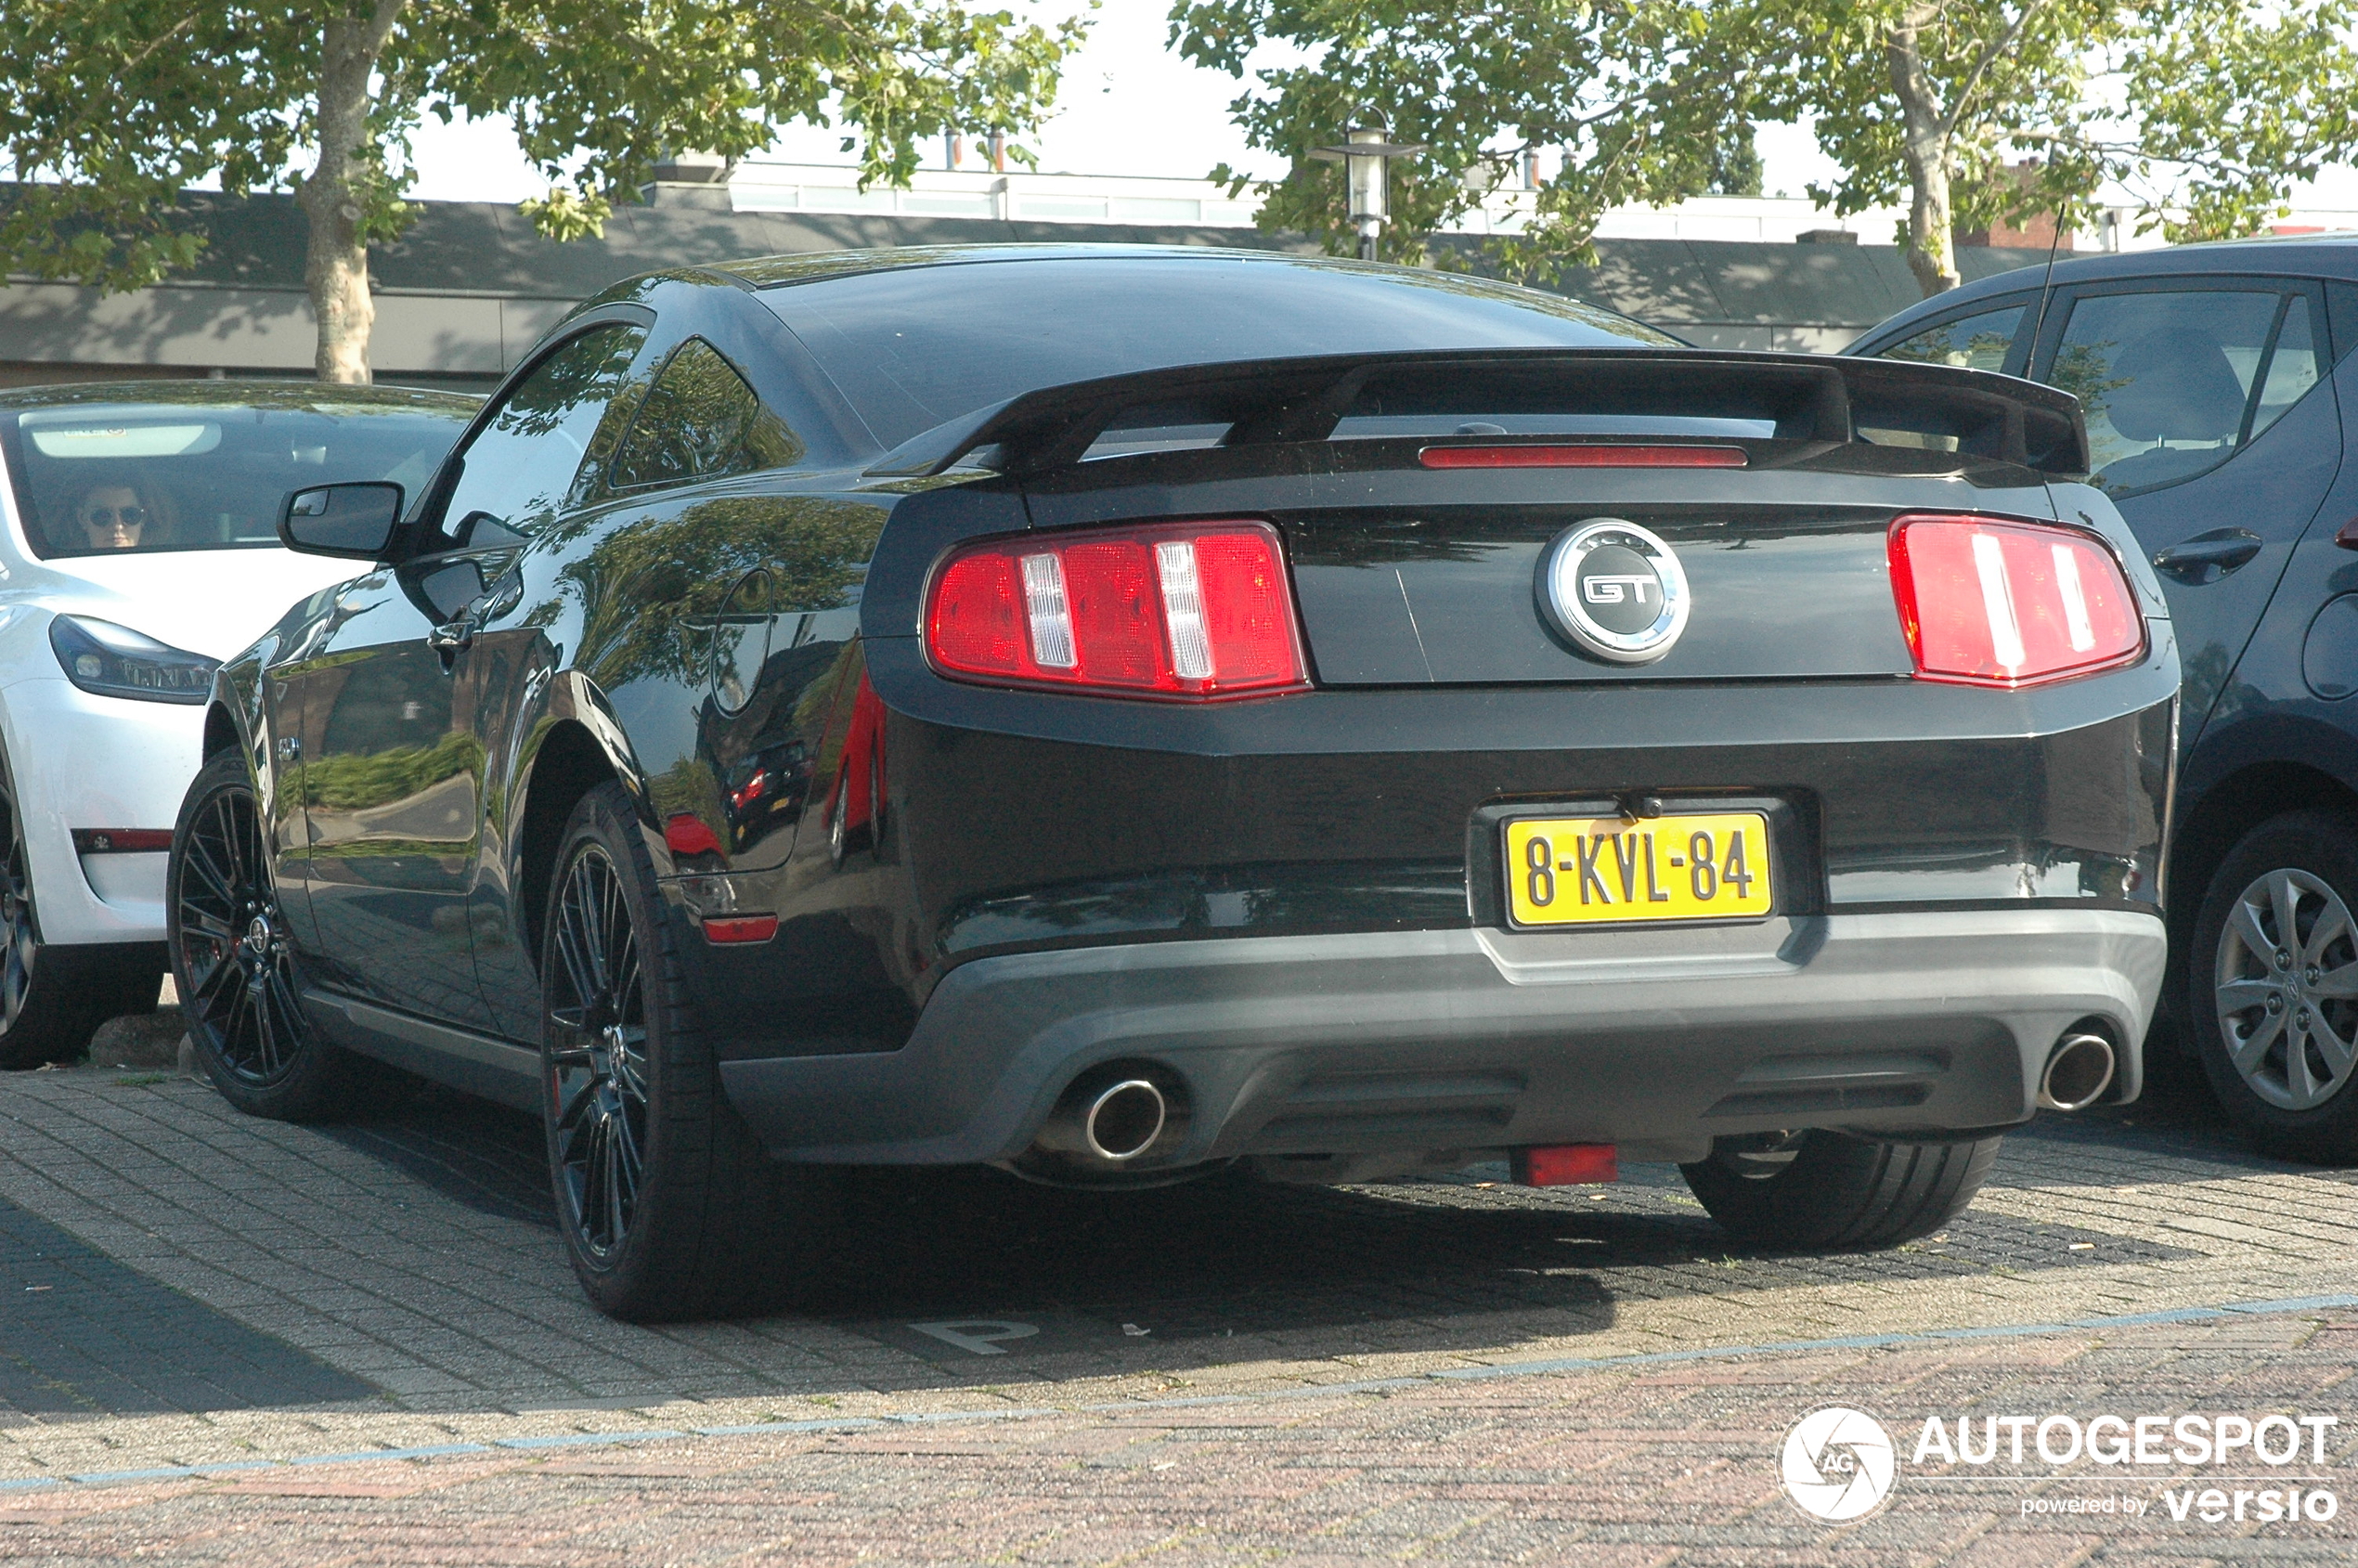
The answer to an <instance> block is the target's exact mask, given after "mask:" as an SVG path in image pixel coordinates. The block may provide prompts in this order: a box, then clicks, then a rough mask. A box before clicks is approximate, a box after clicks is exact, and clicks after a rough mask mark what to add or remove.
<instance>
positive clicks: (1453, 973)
mask: <svg viewBox="0 0 2358 1568" xmlns="http://www.w3.org/2000/svg"><path fill="white" fill-rule="evenodd" d="M2166 946H2167V939H2166V937H2165V934H2164V930H2163V927H2162V923H2161V921H2160V920H2159V919H2157V918H2156V917H2155V916H2153V915H2149V914H2140V913H2132V912H2126V911H2117V910H2116V911H2104V910H2072V909H2052V908H2047V909H2021V908H2014V909H1973V910H1943V911H1924V912H1909V913H1880V914H1834V915H1817V916H1803V917H1797V918H1780V919H1777V920H1772V921H1769V922H1767V923H1765V924H1762V925H1757V926H1744V927H1714V928H1704V929H1692V930H1685V931H1678V932H1664V931H1661V930H1653V931H1642V932H1592V933H1582V934H1577V935H1555V934H1544V935H1527V934H1522V933H1511V932H1507V931H1503V930H1497V929H1483V928H1475V929H1464V928H1460V929H1454V930H1427V931H1388V932H1361V933H1347V934H1334V935H1321V936H1300V937H1258V938H1250V937H1249V938H1227V939H1215V940H1182V941H1166V942H1151V943H1134V944H1129V945H1122V946H1108V947H1087V948H1069V949H1064V950H1060V951H1053V952H1028V953H1018V954H1010V955H1004V956H998V957H987V958H978V959H976V960H974V961H972V962H970V963H967V964H965V965H960V966H959V967H957V968H955V969H953V970H952V971H951V972H950V973H949V974H948V975H946V976H945V977H943V978H942V980H941V982H940V984H939V986H938V987H937V988H936V989H935V991H934V992H933V994H932V996H931V997H930V998H929V999H928V1001H927V1004H926V1007H925V1010H924V1012H923V1013H922V1014H921V1015H920V1017H918V1020H917V1026H916V1029H915V1030H914V1032H913V1034H912V1035H911V1037H910V1038H909V1040H908V1043H906V1044H905V1045H903V1046H902V1047H901V1048H900V1049H899V1050H897V1051H891V1052H876V1053H872V1054H864V1055H856V1056H787V1057H773V1058H769V1059H762V1060H747V1061H731V1062H725V1063H723V1064H722V1065H721V1074H722V1077H723V1081H724V1082H725V1083H726V1085H727V1088H728V1092H729V1095H730V1097H731V1099H732V1102H733V1103H734V1104H735V1106H736V1108H737V1109H738V1110H739V1112H740V1113H741V1114H743V1115H744V1116H745V1118H746V1120H747V1121H749V1122H750V1123H751V1124H752V1126H753V1127H754V1128H755V1129H756V1131H757V1132H758V1134H760V1136H761V1137H762V1138H763V1140H764V1141H765V1142H766V1143H767V1145H768V1146H769V1147H770V1148H771V1152H772V1153H774V1154H776V1155H778V1156H779V1157H781V1158H784V1159H788V1160H802V1161H811V1162H846V1163H878V1164H951V1163H971V1162H979V1161H991V1160H1012V1159H1014V1158H1015V1157H1016V1156H1017V1155H1018V1154H1020V1153H1021V1152H1022V1151H1023V1150H1024V1149H1025V1148H1027V1147H1029V1146H1030V1143H1031V1140H1032V1139H1033V1137H1034V1136H1035V1135H1036V1134H1037V1133H1038V1131H1039V1128H1040V1126H1041V1124H1042V1122H1043V1121H1045V1119H1046V1118H1047V1116H1048V1113H1049V1111H1050V1109H1051V1108H1052V1107H1053V1106H1054V1105H1055V1103H1056V1098H1057V1096H1058V1095H1060V1094H1061V1093H1062V1092H1063V1090H1064V1089H1065V1087H1066V1086H1067V1085H1068V1084H1069V1083H1070V1082H1071V1081H1072V1080H1073V1079H1074V1077H1076V1076H1077V1075H1078V1074H1080V1073H1081V1072H1082V1071H1084V1070H1086V1069H1089V1068H1091V1067H1093V1066H1095V1065H1096V1064H1098V1063H1102V1062H1107V1061H1113V1060H1123V1061H1138V1060H1143V1061H1150V1062H1156V1063H1160V1064H1162V1065H1163V1066H1164V1067H1166V1068H1168V1069H1170V1070H1171V1071H1172V1072H1173V1073H1175V1074H1176V1075H1178V1077H1179V1078H1180V1079H1181V1080H1182V1081H1183V1082H1185V1090H1186V1094H1187V1095H1188V1098H1189V1101H1190V1104H1191V1108H1192V1115H1191V1118H1190V1121H1189V1125H1188V1129H1187V1132H1186V1134H1185V1138H1184V1140H1183V1141H1181V1142H1180V1143H1179V1144H1177V1145H1176V1146H1175V1147H1172V1148H1170V1149H1169V1150H1167V1151H1161V1152H1159V1153H1158V1154H1157V1155H1155V1156H1153V1157H1150V1161H1151V1165H1152V1166H1157V1167H1177V1166H1185V1165H1189V1164H1194V1163H1197V1162H1199V1161H1202V1160H1219V1159H1225V1158H1228V1157H1232V1156H1238V1155H1323V1154H1333V1155H1351V1154H1401V1153H1414V1152H1419V1151H1427V1152H1430V1151H1443V1150H1479V1149H1495V1148H1503V1147H1517V1146H1523V1145H1534V1144H1555V1143H1580V1142H1600V1143H1615V1144H1619V1145H1622V1146H1623V1147H1624V1150H1625V1157H1626V1158H1694V1157H1696V1156H1697V1155H1699V1154H1700V1152H1701V1150H1702V1149H1703V1148H1704V1147H1707V1145H1708V1142H1709V1140H1710V1139H1711V1138H1712V1137H1714V1136H1717V1135H1723V1134H1737V1133H1747V1132H1757V1131H1764V1130H1769V1129H1781V1128H1794V1127H1842V1128H1847V1129H1852V1130H1855V1131H1859V1132H1864V1133H1883V1134H1898V1135H1908V1134H1921V1133H1928V1132H1937V1131H1939V1130H1943V1129H1954V1128H1980V1127H1994V1126H2002V1125H2009V1124H2013V1123H2015V1122H2019V1121H2026V1120H2028V1118H2029V1117H2030V1116H2031V1115H2032V1113H2033V1111H2034V1108H2035V1095H2036V1088H2037V1083H2038V1078H2039V1073H2040V1070H2041V1068H2042V1067H2043V1066H2044V1064H2045V1061H2046V1057H2047V1054H2048V1052H2049V1050H2050V1048H2051V1047H2052V1046H2053V1045H2054V1042H2055V1040H2056V1038H2057V1037H2058V1036H2059V1035H2060V1034H2062V1033H2063V1032H2064V1031H2065V1030H2066V1029H2068V1028H2070V1027H2071V1026H2073V1025H2074V1024H2077V1023H2079V1022H2081V1021H2082V1020H2086V1019H2097V1020H2101V1021H2102V1022H2103V1023H2104V1024H2105V1026H2107V1029H2108V1031H2109V1032H2110V1033H2111V1035H2112V1038H2113V1040H2114V1041H2115V1043H2116V1044H2118V1045H2121V1046H2122V1047H2123V1049H2122V1052H2121V1064H2120V1075H2119V1081H2118V1086H2117V1088H2116V1090H2115V1091H2114V1095H2113V1096H2112V1097H2115V1098H2119V1099H2129V1098H2133V1097H2134V1096H2135V1095H2136V1094H2137V1092H2138V1089H2139V1087H2140V1085H2141V1082H2142V1071H2141V1062H2140V1058H2139V1055H2138V1045H2137V1043H2138V1042H2139V1041H2141V1040H2142V1039H2143V1037H2144V1029H2145V1024H2146V1021H2147V1019H2148V1017H2149V1016H2150V1015H2151V1013H2152V1010H2153V1005H2154V1002H2155V998H2156V996H2157V992H2158V991H2159V988H2160V983H2161V973H2162V962H2163V956H2164V953H2165V951H2166ZM1140 1163H1141V1168H1142V1169H1143V1168H1145V1167H1146V1166H1147V1164H1148V1161H1141V1162H1140Z"/></svg>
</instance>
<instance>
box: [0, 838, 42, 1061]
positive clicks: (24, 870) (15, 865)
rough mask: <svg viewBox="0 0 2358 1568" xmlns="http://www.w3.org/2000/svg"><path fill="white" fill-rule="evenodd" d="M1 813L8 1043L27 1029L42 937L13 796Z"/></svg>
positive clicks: (0, 1032) (3, 998) (0, 1021)
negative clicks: (4, 822) (35, 922)
mask: <svg viewBox="0 0 2358 1568" xmlns="http://www.w3.org/2000/svg"><path fill="white" fill-rule="evenodd" d="M0 812H5V813H6V816H7V819H8V823H7V833H8V838H7V843H8V856H7V861H6V863H5V865H0V930H4V931H5V940H6V942H7V944H8V949H7V953H6V959H5V964H6V969H5V972H0V1043H8V1042H12V1041H13V1039H14V1037H15V1036H16V1035H17V1034H18V1032H19V1030H21V1029H22V1028H23V1025H24V1018H25V1009H26V1006H27V1004H30V1003H31V1001H32V972H33V969H34V968H35V966H36V965H38V964H39V963H40V960H41V938H40V936H39V934H38V933H37V931H36V929H35V927H34V926H33V923H32V865H31V864H30V863H29V862H28V858H27V856H26V853H25V847H24V823H23V822H22V820H21V819H19V816H18V815H17V803H16V800H15V798H14V797H9V796H0Z"/></svg>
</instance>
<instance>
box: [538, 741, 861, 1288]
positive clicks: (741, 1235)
mask: <svg viewBox="0 0 2358 1568" xmlns="http://www.w3.org/2000/svg"><path fill="white" fill-rule="evenodd" d="M657 900H658V895H657V894H656V891H655V878H654V865H653V863H652V862H650V861H649V859H648V856H647V849H646V842H645V837H644V836H643V835H642V834H641V832H640V831H639V827H638V823H637V818H636V813H635V810H634V808H633V805H632V802H631V799H630V797H629V796H628V794H626V793H625V792H624V790H623V789H622V786H621V785H619V784H602V785H600V786H599V787H598V788H596V789H593V790H591V791H590V792H589V794H588V795H587V796H585V797H582V800H581V802H580V804H579V805H577V807H576V808H575V809H574V812H573V816H572V818H571V820H570V821H569V822H567V823H566V824H565V830H564V837H563V839H562V841H561V844H560V847H559V850H558V857H557V863H556V875H554V876H553V877H552V878H551V887H550V897H549V908H548V913H547V915H546V917H545V918H544V919H543V921H542V922H541V931H542V937H541V953H540V976H541V982H540V983H541V999H542V1006H541V1016H542V1027H541V1082H542V1090H543V1092H542V1098H541V1104H542V1112H543V1114H542V1120H543V1122H544V1124H545V1126H546V1128H547V1133H548V1147H549V1169H550V1176H551V1183H552V1185H553V1186H554V1187H555V1190H556V1199H557V1214H558V1224H559V1227H560V1229H561V1230H562V1231H563V1232H564V1240H565V1252H566V1255H567V1257H568V1258H569V1259H570V1260H571V1262H572V1263H573V1268H574V1273H575V1275H576V1276H578V1277H579V1279H580V1281H581V1287H582V1289H583V1290H584V1291H586V1292H587V1293H588V1294H589V1299H590V1301H591V1302H593V1303H594V1304H595V1305H596V1306H597V1308H598V1310H600V1311H601V1312H603V1313H605V1314H607V1315H609V1316H613V1317H617V1318H621V1319H623V1320H624V1321H626V1322H633V1323H652V1322H662V1321H667V1320H674V1319H681V1318H696V1317H711V1316H720V1315H732V1314H735V1313H741V1312H746V1311H752V1310H757V1309H759V1308H762V1307H766V1306H770V1305H772V1304H774V1303H776V1302H778V1301H779V1300H780V1298H781V1297H783V1296H784V1295H785V1294H788V1293H789V1292H790V1289H791V1284H792V1282H793V1281H795V1280H797V1279H798V1278H800V1277H803V1276H804V1274H805V1271H806V1270H807V1268H808V1264H809V1262H810V1259H809V1256H808V1254H809V1252H810V1248H811V1245H812V1238H813V1237H814V1236H815V1235H816V1234H817V1233H818V1232H819V1230H820V1228H821V1225H822V1221H823V1217H824V1216H825V1215H826V1214H828V1213H829V1212H831V1210H832V1207H833V1205H832V1204H831V1203H829V1202H827V1201H826V1194H825V1193H824V1191H823V1177H822V1174H821V1173H815V1172H811V1171H809V1170H805V1169H801V1168H797V1167H793V1166H785V1165H780V1164H776V1163H774V1162H772V1161H771V1160H770V1159H769V1158H768V1157H767V1156H766V1155H765V1154H764V1153H763V1151H762V1149H761V1146H760V1143H759V1141H758V1139H756V1138H755V1137H754V1135H753V1133H752V1131H751V1130H750V1129H749V1128H747V1127H746V1126H745V1123H744V1122H743V1121H741V1120H740V1119H739V1118H738V1116H737V1114H736V1112H735V1111H734V1110H733V1109H732V1108H731V1107H730V1105H729V1102H728V1098H727V1095H725V1094H724V1093H723V1091H722V1089H721V1085H720V1075H719V1069H718V1067H717V1065H716V1064H715V1063H714V1061H713V1057H712V1050H711V1046H710V1044H709V1043H708V1042H707V1041H706V1040H705V1038H704V1037H703V1036H702V1035H701V1034H700V1033H699V1032H698V1031H697V1030H696V1028H695V1026H694V1023H693V1011H692V1009H691V1007H690V1005H689V997H688V994H687V984H686V979H685V976H684V974H683V972H682V967H681V965H680V957H679V952H678V950H677V947H676V945H675V943H674V940H673V937H672V927H671V926H670V925H669V923H667V921H665V920H664V918H663V915H662V910H661V908H660V906H659V904H658V901H657Z"/></svg>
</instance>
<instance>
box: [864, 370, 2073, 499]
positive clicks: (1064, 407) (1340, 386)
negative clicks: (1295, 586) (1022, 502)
mask: <svg viewBox="0 0 2358 1568" xmlns="http://www.w3.org/2000/svg"><path fill="white" fill-rule="evenodd" d="M1477 411H1480V412H1508V411H1517V412H1524V411H1527V412H1532V413H1543V412H1544V413H1570V414H1599V415H1639V416H1645V415H1652V416H1656V417H1669V418H1680V419H1741V420H1765V421H1774V425H1775V430H1776V434H1777V438H1778V439H1780V440H1788V441H1807V442H1818V443H1825V444H1829V445H1842V444H1846V443H1849V442H1854V441H1862V440H1863V441H1870V442H1872V441H1873V440H1874V437H1876V436H1879V435H1885V434H1903V435H1918V436H1932V437H1948V438H1954V439H1955V441H1956V442H1957V447H1956V449H1957V450H1958V451H1960V452H1963V453H1965V454H1967V455H1970V456H1974V457H1981V458H1989V459H1994V460H1999V461H2003V462H2010V463H2015V464H2019V465H2021V466H2023V467H2027V468H2033V469H2038V470H2040V471H2041V472H2043V473H2052V474H2058V475H2064V474H2074V475H2076V474H2081V473H2086V472H2087V471H2088V434H2087V428H2086V426H2085V424H2084V423H2083V422H2082V421H2081V418H2080V413H2079V399H2077V398H2075V397H2073V396H2072V395H2070V394H2069V393H2066V392H2058V391H2056V390H2055V389H2054V388H2053V387H2048V386H2041V385H2040V384H2038V383H2037V382H2027V381H2018V380H2016V379H2015V378H2014V377H2012V376H2001V375H1995V374H1992V373H1990V372H1989V371H1986V370H1966V369H1954V368H1951V367H1950V366H1946V365H1923V364H1913V363H1909V362H1906V361H1898V360H1889V359H1845V358H1833V357H1820V356H1810V355H1798V354H1745V353H1726V352H1719V351H1716V350H1709V349H1685V348H1678V349H1670V348H1593V349H1592V348H1498V349H1471V350H1463V349H1453V350H1444V351H1440V352H1420V353H1413V354H1406V353H1404V354H1351V355H1328V356H1318V357H1315V358H1292V359H1253V360H1241V361H1238V360H1230V361H1225V362H1223V363H1220V364H1213V365H1181V366H1174V367H1172V368H1169V369H1158V370H1140V371H1135V372H1133V373H1131V374H1128V375H1121V376H1107V377H1104V378H1103V379H1101V380H1097V381H1087V382H1071V383H1069V384H1068V385H1064V386H1051V387H1043V388H1041V389H1039V390H1038V391H1035V392H1027V393H1024V394H1022V395H1020V396H1016V397H1010V398H1008V399H1007V400H1006V401H1004V402H1003V403H994V404H992V405H991V407H989V408H978V409H977V410H975V411H974V412H972V413H970V414H964V415H961V416H960V417H958V418H957V419H954V420H951V421H948V422H946V423H943V424H939V425H936V426H935V427H934V428H933V429H931V430H928V431H926V432H924V433H922V434H917V435H913V436H912V437H910V438H909V439H908V440H906V441H904V442H902V443H901V444H900V446H898V447H894V448H893V449H892V450H891V451H889V452H887V453H886V454H885V455H884V456H883V457H882V458H880V459H878V460H876V461H875V463H874V464H873V465H871V466H870V467H869V468H868V470H867V473H868V475H869V476H871V477H874V478H880V479H882V478H920V477H930V476H932V475H935V474H939V473H948V472H949V471H950V470H951V469H952V468H956V467H958V466H960V465H961V463H962V461H963V460H965V459H967V458H969V457H972V456H974V455H975V454H977V453H986V448H995V450H990V451H988V452H987V453H986V455H985V456H984V457H983V458H982V459H981V460H978V461H977V462H973V463H966V464H965V466H967V467H980V468H988V469H991V470H995V471H996V472H998V473H1004V474H1007V475H1009V476H1011V477H1017V478H1025V477H1030V476H1032V475H1035V474H1041V473H1049V472H1052V471H1054V470H1056V469H1060V468H1066V467H1069V466H1070V465H1072V464H1074V463H1077V462H1079V461H1080V460H1082V457H1083V456H1084V455H1085V454H1086V453H1087V452H1088V450H1089V448H1090V447H1091V446H1092V445H1093V444H1094V443H1095V441H1096V440H1097V438H1098V437H1099V436H1100V435H1103V434H1105V433H1106V432H1107V431H1108V430H1113V429H1123V428H1136V427H1139V426H1142V425H1147V424H1162V425H1172V424H1213V423H1217V424H1226V425H1227V426H1228V427H1229V429H1228V433H1227V434H1226V435H1225V436H1224V438H1223V439H1222V442H1221V445H1223V446H1224V447H1251V446H1263V445H1268V444H1272V443H1277V442H1300V441H1324V440H1326V439H1328V437H1329V436H1331V435H1332V434H1333V433H1334V429H1335V426H1336V425H1337V424H1338V423H1340V422H1341V421H1342V419H1343V418H1344V417H1345V416H1346V415H1349V414H1354V413H1359V414H1387V413H1388V414H1413V413H1452V412H1461V413H1472V412H1477ZM1141 416H1144V417H1141ZM1862 432H1864V433H1868V434H1862ZM1878 444H1882V445H1895V444H1899V443H1893V442H1889V441H1884V442H1881V443H1878Z"/></svg>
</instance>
